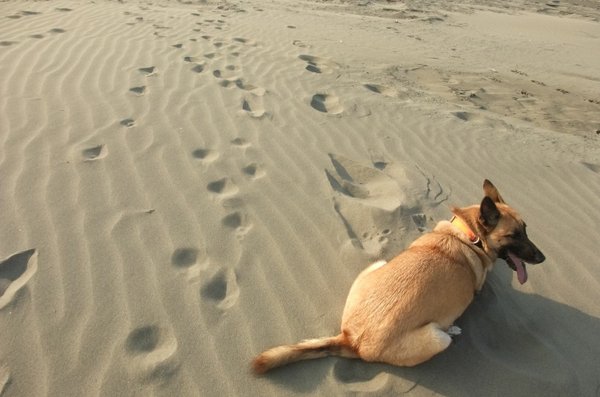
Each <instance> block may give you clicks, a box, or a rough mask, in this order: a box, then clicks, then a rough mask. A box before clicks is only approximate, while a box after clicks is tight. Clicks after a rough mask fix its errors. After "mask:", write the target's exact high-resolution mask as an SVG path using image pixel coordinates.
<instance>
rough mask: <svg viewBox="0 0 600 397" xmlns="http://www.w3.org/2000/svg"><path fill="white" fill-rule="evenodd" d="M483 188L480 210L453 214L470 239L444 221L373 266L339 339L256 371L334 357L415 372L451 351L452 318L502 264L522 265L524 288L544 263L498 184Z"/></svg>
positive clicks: (309, 343)
mask: <svg viewBox="0 0 600 397" xmlns="http://www.w3.org/2000/svg"><path fill="white" fill-rule="evenodd" d="M483 188H484V194H485V197H484V199H483V200H482V202H481V204H480V205H473V206H470V207H464V208H453V209H452V212H453V213H454V215H455V217H456V218H459V219H460V220H462V222H463V223H464V225H466V226H467V227H468V228H470V230H471V231H472V233H468V228H466V230H465V228H464V227H463V228H461V227H457V226H456V223H451V222H449V221H441V222H439V223H438V224H437V226H436V227H435V229H434V230H433V231H432V232H431V233H427V234H424V235H423V236H421V237H420V238H418V239H417V240H415V241H414V242H413V243H412V244H411V245H410V247H409V248H408V249H407V250H406V251H403V252H402V253H400V254H399V255H398V256H396V257H395V258H394V259H392V260H391V261H390V262H388V263H386V262H385V261H379V262H376V263H374V264H373V265H371V266H369V267H368V268H367V269H365V270H364V271H363V272H362V273H360V274H359V275H358V277H357V278H356V280H355V281H354V283H353V285H352V287H351V288H350V293H349V294H348V298H347V301H346V306H345V308H344V313H343V315H342V327H341V333H340V334H339V335H337V336H333V337H328V338H321V339H312V340H306V341H303V342H300V343H298V344H295V345H286V346H279V347H275V348H272V349H270V350H267V351H265V352H264V353H262V354H260V355H259V356H258V357H256V358H255V359H254V361H253V363H252V366H253V370H254V372H255V373H256V374H262V373H264V372H266V371H268V370H270V369H272V368H275V367H278V366H281V365H285V364H288V363H291V362H294V361H299V360H306V359H312V358H318V357H325V356H328V355H337V356H342V357H350V358H360V359H362V360H365V361H377V362H384V363H389V364H393V365H399V366H414V365H417V364H420V363H422V362H424V361H427V360H429V359H430V358H431V357H432V356H434V355H436V354H438V353H440V352H441V351H443V350H445V349H446V348H447V347H448V345H450V342H451V341H452V339H451V335H456V334H459V333H460V329H459V328H458V327H455V326H453V325H452V324H453V323H454V320H456V319H457V318H458V317H459V316H460V315H461V314H462V313H463V312H464V310H465V309H466V308H467V306H468V305H469V304H470V303H471V301H472V300H473V297H474V294H475V292H476V291H479V290H480V289H481V288H482V286H483V283H484V281H485V278H486V274H487V272H488V271H489V270H490V269H491V268H492V265H493V264H494V262H495V261H496V259H497V258H502V259H505V260H506V261H507V263H508V264H509V265H510V266H511V267H512V268H513V269H515V270H516V267H515V263H514V262H515V261H517V262H519V263H520V266H522V268H521V269H520V271H521V273H520V274H519V281H521V282H525V281H526V273H523V272H524V271H525V270H524V267H525V265H524V264H523V261H524V262H528V263H532V264H535V263H541V262H543V261H544V259H545V257H544V255H543V254H542V252H541V251H540V250H539V249H538V248H537V247H536V246H535V245H534V244H533V243H532V242H531V241H530V240H529V238H528V237H527V234H526V231H525V226H526V225H525V223H524V222H523V220H522V219H521V217H520V216H519V214H518V213H517V212H516V211H515V210H514V209H512V208H511V207H509V206H508V205H506V204H505V203H504V200H503V199H502V197H501V196H500V194H499V193H498V190H497V189H496V188H495V187H494V185H493V184H492V183H491V182H489V181H488V180H485V181H484V184H483ZM468 234H474V236H473V237H475V236H476V237H478V238H479V239H480V241H481V243H480V244H475V243H474V242H473V241H471V240H470V239H469V235H468ZM518 266H519V265H518ZM518 266H517V267H518Z"/></svg>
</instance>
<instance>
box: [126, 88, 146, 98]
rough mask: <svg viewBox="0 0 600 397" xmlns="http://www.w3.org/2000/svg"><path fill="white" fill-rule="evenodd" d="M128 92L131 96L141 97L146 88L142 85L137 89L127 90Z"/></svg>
mask: <svg viewBox="0 0 600 397" xmlns="http://www.w3.org/2000/svg"><path fill="white" fill-rule="evenodd" d="M129 92H131V93H133V94H135V95H137V96H142V95H144V93H145V92H146V86H145V85H142V86H139V87H131V88H130V89H129Z"/></svg>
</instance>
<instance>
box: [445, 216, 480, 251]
mask: <svg viewBox="0 0 600 397" xmlns="http://www.w3.org/2000/svg"><path fill="white" fill-rule="evenodd" d="M450 223H451V224H452V225H454V226H456V227H457V228H458V229H459V230H460V231H461V232H463V233H464V234H466V235H467V237H469V240H471V243H473V244H474V245H477V246H481V240H479V237H477V235H476V234H475V233H473V230H471V228H470V227H469V225H467V224H466V223H465V221H463V220H462V219H460V218H459V217H457V216H453V217H452V219H450Z"/></svg>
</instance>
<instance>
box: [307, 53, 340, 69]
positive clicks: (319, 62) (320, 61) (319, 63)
mask: <svg viewBox="0 0 600 397" xmlns="http://www.w3.org/2000/svg"><path fill="white" fill-rule="evenodd" d="M298 58H300V59H301V60H303V61H305V62H306V63H308V65H306V70H308V71H309V72H312V73H333V72H334V71H335V70H337V69H339V68H340V65H338V64H337V63H335V62H333V61H330V60H329V59H325V58H320V57H315V56H312V55H299V56H298Z"/></svg>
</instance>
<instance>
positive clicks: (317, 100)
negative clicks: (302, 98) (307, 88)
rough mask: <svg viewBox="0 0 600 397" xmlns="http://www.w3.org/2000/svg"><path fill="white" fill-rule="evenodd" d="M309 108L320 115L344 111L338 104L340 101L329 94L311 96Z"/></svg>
mask: <svg viewBox="0 0 600 397" xmlns="http://www.w3.org/2000/svg"><path fill="white" fill-rule="evenodd" d="M310 106H312V107H313V109H315V110H318V111H319V112H322V113H328V114H333V115H335V114H340V113H342V112H343V111H344V107H343V106H342V105H341V104H340V99H339V98H338V97H337V96H335V95H331V94H315V95H313V97H312V99H311V101H310Z"/></svg>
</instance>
